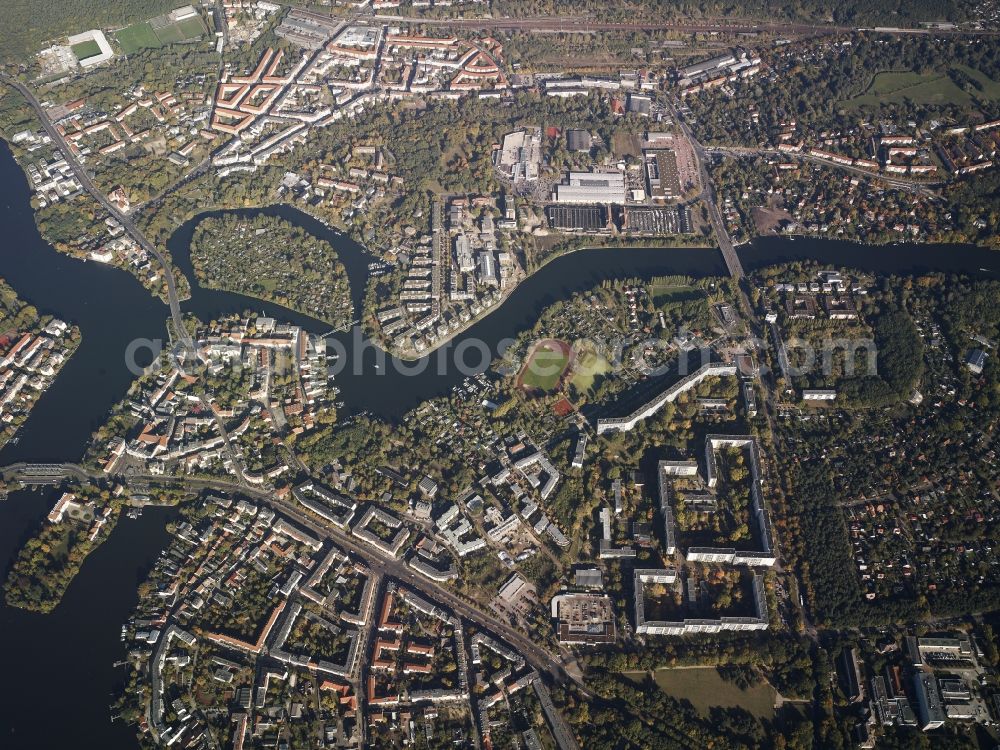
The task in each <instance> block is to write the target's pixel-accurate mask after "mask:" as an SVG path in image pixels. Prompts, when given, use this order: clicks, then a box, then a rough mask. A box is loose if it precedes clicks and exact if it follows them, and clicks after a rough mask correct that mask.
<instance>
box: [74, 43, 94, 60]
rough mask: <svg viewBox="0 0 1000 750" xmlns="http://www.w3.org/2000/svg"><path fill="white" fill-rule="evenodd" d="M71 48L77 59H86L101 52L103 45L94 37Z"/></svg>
mask: <svg viewBox="0 0 1000 750" xmlns="http://www.w3.org/2000/svg"><path fill="white" fill-rule="evenodd" d="M71 49H72V50H73V54H74V55H76V59H77V60H86V59H87V58H88V57H93V56H94V55H99V54H101V46H100V45H99V44H98V43H97V42H95V41H94V40H93V39H88V40H87V41H86V42H80V43H79V44H74V45H73V46H72V48H71Z"/></svg>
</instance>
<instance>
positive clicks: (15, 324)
mask: <svg viewBox="0 0 1000 750" xmlns="http://www.w3.org/2000/svg"><path fill="white" fill-rule="evenodd" d="M37 323H38V310H36V309H35V308H34V307H33V306H32V305H28V304H26V303H24V302H23V301H22V300H21V299H20V298H19V297H18V296H17V292H15V291H14V290H13V289H12V288H11V287H10V285H9V284H8V283H7V282H6V281H4V280H3V279H0V335H3V334H12V333H15V332H19V331H23V330H25V329H26V328H30V327H32V326H34V325H35V324H37Z"/></svg>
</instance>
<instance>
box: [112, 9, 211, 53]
mask: <svg viewBox="0 0 1000 750" xmlns="http://www.w3.org/2000/svg"><path fill="white" fill-rule="evenodd" d="M207 31H208V29H206V28H205V22H204V21H202V20H201V16H194V17H193V18H185V19H184V20H182V21H177V22H170V21H168V20H167V18H166V16H160V17H158V18H154V19H152V20H151V21H143V22H142V23H136V24H132V25H131V26H127V27H126V28H124V29H121V30H120V31H118V32H116V33H115V37H116V38H117V39H118V44H120V45H121V48H122V52H124V53H125V54H131V53H132V52H137V51H139V50H141V49H149V48H154V47H163V46H165V45H167V44H180V43H183V42H191V41H194V40H196V39H201V38H202V37H203V36H205V34H206V32H207Z"/></svg>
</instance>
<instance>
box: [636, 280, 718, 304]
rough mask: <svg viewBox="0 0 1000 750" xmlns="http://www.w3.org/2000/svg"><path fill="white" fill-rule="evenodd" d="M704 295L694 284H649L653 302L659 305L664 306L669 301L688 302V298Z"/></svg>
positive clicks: (650, 296) (697, 297)
mask: <svg viewBox="0 0 1000 750" xmlns="http://www.w3.org/2000/svg"><path fill="white" fill-rule="evenodd" d="M704 296H705V295H704V293H703V292H702V291H701V290H700V289H695V288H694V287H693V286H678V285H676V284H671V285H666V284H650V285H649V298H650V299H651V300H653V304H654V305H656V306H657V307H662V306H663V305H665V304H667V303H668V302H687V301H688V300H693V299H699V298H701V297H704Z"/></svg>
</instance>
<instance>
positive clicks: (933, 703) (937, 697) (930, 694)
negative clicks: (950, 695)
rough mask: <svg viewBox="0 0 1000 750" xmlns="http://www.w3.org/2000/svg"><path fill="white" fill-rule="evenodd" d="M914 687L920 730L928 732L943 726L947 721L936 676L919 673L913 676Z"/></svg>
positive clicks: (928, 673)
mask: <svg viewBox="0 0 1000 750" xmlns="http://www.w3.org/2000/svg"><path fill="white" fill-rule="evenodd" d="M913 687H914V692H915V693H916V695H917V714H918V715H919V717H920V728H921V729H923V730H924V731H925V732H927V731H930V730H931V729H937V728H938V727H940V726H942V725H943V724H944V720H945V713H944V706H943V705H942V703H941V693H939V692H938V686H937V680H936V679H934V675H933V674H931V673H930V672H917V673H916V674H914V675H913Z"/></svg>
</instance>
